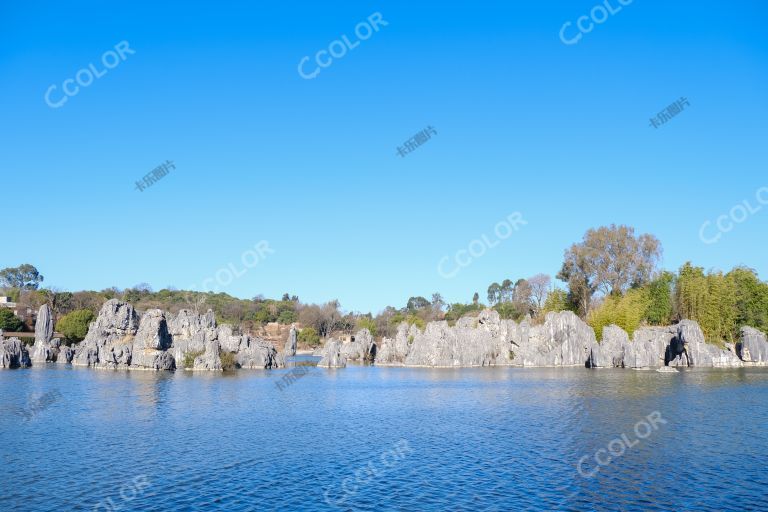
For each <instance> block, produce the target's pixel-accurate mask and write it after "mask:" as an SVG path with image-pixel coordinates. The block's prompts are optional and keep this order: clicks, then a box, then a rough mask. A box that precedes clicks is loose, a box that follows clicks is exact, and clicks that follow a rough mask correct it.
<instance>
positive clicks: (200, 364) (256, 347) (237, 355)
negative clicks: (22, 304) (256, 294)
mask: <svg viewBox="0 0 768 512" xmlns="http://www.w3.org/2000/svg"><path fill="white" fill-rule="evenodd" d="M41 314H42V317H43V319H44V322H43V324H42V325H41V326H40V327H39V329H38V332H36V335H37V336H36V341H35V345H34V347H33V357H32V358H31V359H32V360H31V363H32V364H39V363H45V362H49V361H56V362H58V363H63V364H67V363H72V364H74V365H77V366H90V367H94V368H106V369H129V370H175V369H177V368H180V367H183V365H184V362H185V360H189V361H190V364H189V365H188V366H189V367H190V369H195V370H214V371H216V370H221V369H222V361H221V356H222V355H223V354H226V355H227V360H230V361H233V366H234V367H241V368H262V369H264V368H282V367H283V366H285V363H284V359H283V357H282V356H281V355H280V354H278V353H277V350H275V347H274V346H272V344H270V343H268V342H266V341H264V340H262V339H260V338H251V337H250V336H248V335H247V334H239V333H236V332H235V331H234V329H233V328H232V327H231V326H230V325H221V326H217V325H216V319H215V317H214V314H213V311H211V310H209V311H208V312H207V313H205V314H197V313H194V312H192V311H189V310H181V311H179V313H178V314H176V315H173V314H171V313H167V312H164V311H161V310H159V309H150V310H148V311H145V312H144V314H143V315H141V317H139V315H138V313H137V312H136V311H135V309H134V308H133V306H132V305H130V304H128V303H126V302H122V301H119V300H117V299H111V300H108V301H107V302H105V303H104V305H103V306H102V308H101V310H100V311H99V315H98V316H97V317H96V320H95V321H93V322H91V325H90V326H89V328H88V334H87V335H86V337H85V339H84V340H83V341H82V342H80V343H78V344H76V345H74V346H72V347H67V346H66V345H61V344H60V342H59V340H58V339H53V340H51V339H50V336H51V335H52V334H53V327H52V321H49V320H47V319H48V318H50V311H48V310H47V306H43V308H41ZM46 338H47V339H46ZM0 364H3V365H4V366H3V367H6V368H7V367H24V366H29V365H30V357H29V354H28V352H27V351H26V349H25V348H24V346H23V344H22V343H21V342H19V341H18V340H3V341H2V345H1V346H0Z"/></svg>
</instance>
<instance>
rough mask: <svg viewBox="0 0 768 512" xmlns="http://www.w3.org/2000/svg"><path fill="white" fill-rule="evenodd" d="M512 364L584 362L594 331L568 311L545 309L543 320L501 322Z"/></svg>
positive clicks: (542, 364) (573, 364)
mask: <svg viewBox="0 0 768 512" xmlns="http://www.w3.org/2000/svg"><path fill="white" fill-rule="evenodd" d="M503 327H504V329H505V331H506V338H507V339H508V340H509V342H510V343H511V345H512V347H511V351H512V352H513V353H514V357H513V358H512V364H513V365H516V366H517V365H520V366H584V364H585V363H586V361H587V359H588V357H589V351H590V350H591V349H592V347H593V346H594V345H595V344H596V339H595V333H594V331H593V330H592V328H591V327H589V326H588V325H587V324H586V323H584V322H583V321H582V320H581V319H580V318H579V317H577V316H576V315H575V314H574V313H573V312H571V311H560V312H557V313H547V315H546V317H545V320H544V324H542V325H534V326H531V325H530V324H529V323H528V322H527V321H523V322H522V323H521V324H520V325H516V324H515V322H513V321H511V320H506V321H504V322H503Z"/></svg>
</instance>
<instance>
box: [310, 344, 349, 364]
mask: <svg viewBox="0 0 768 512" xmlns="http://www.w3.org/2000/svg"><path fill="white" fill-rule="evenodd" d="M317 366H319V367H321V368H344V367H345V366H347V358H346V357H344V356H343V355H342V354H341V343H340V342H339V341H338V340H335V339H333V338H331V339H330V340H328V341H327V342H326V343H325V348H324V349H323V358H322V359H321V360H320V362H319V363H317Z"/></svg>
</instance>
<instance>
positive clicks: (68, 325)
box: [56, 309, 94, 341]
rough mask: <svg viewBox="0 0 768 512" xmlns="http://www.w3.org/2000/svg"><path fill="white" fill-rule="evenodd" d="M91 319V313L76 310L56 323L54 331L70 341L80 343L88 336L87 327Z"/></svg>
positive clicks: (89, 311) (85, 310) (92, 317)
mask: <svg viewBox="0 0 768 512" xmlns="http://www.w3.org/2000/svg"><path fill="white" fill-rule="evenodd" d="M93 319H94V314H93V311H91V310H90V309H78V310H75V311H73V312H71V313H69V314H66V315H64V316H63V317H61V318H60V319H59V321H58V322H57V323H56V330H57V331H58V332H60V333H61V334H63V335H64V337H65V338H67V339H68V340H70V341H81V340H82V339H83V338H85V335H86V334H88V326H89V325H90V323H91V322H92V321H93Z"/></svg>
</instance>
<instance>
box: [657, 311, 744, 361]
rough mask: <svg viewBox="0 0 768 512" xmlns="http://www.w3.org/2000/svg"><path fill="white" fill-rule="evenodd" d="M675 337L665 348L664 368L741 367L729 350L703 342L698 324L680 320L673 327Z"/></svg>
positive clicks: (702, 335)
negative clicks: (675, 329) (674, 328)
mask: <svg viewBox="0 0 768 512" xmlns="http://www.w3.org/2000/svg"><path fill="white" fill-rule="evenodd" d="M674 327H676V328H677V332H676V336H675V337H674V338H673V339H672V341H671V342H670V344H669V345H668V347H667V354H666V356H665V362H666V363H667V364H666V366H704V367H724V368H735V367H739V366H743V363H742V362H741V360H740V359H739V358H738V357H737V356H736V354H734V353H733V352H730V351H729V350H724V349H721V348H718V347H716V346H715V345H710V344H709V343H707V342H706V341H705V340H704V333H703V332H701V328H700V327H699V324H697V323H696V322H694V321H692V320H682V321H681V322H680V323H679V324H677V325H676V326H674Z"/></svg>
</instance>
